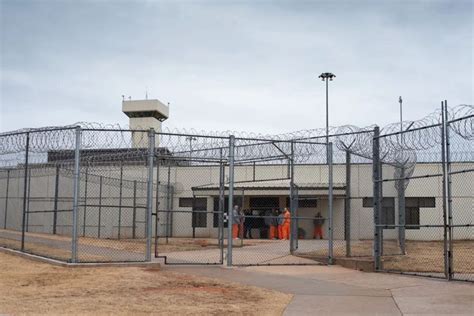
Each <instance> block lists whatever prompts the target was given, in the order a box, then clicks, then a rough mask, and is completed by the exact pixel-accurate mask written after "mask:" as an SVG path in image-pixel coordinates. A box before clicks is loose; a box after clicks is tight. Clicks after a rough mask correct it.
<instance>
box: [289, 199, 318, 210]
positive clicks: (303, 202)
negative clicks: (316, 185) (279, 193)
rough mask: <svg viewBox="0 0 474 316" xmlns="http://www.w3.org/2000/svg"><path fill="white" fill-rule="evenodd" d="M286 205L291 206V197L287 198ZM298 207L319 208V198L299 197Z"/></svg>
mask: <svg viewBox="0 0 474 316" xmlns="http://www.w3.org/2000/svg"><path fill="white" fill-rule="evenodd" d="M286 207H290V197H287V198H286ZM296 207H297V208H300V207H311V208H317V207H318V199H316V198H311V197H299V198H298V202H297V203H296Z"/></svg>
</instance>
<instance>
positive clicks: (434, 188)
mask: <svg viewBox="0 0 474 316" xmlns="http://www.w3.org/2000/svg"><path fill="white" fill-rule="evenodd" d="M472 168H474V163H454V164H452V170H453V171H456V170H464V169H472ZM159 169H160V170H159V181H160V184H161V185H166V184H167V181H168V167H165V166H160V167H159ZM31 170H32V178H31V190H30V203H29V207H30V210H31V211H34V210H38V211H41V210H45V209H47V210H52V207H53V202H52V201H53V198H54V182H55V175H54V172H55V169H54V168H50V170H47V169H45V168H42V169H41V170H35V168H32V169H31ZM169 171H170V184H171V185H172V186H173V190H174V195H173V200H172V201H171V202H172V205H173V208H172V209H173V210H176V211H187V212H183V213H180V212H174V213H173V215H172V221H173V225H172V233H173V236H176V237H178V236H179V237H190V236H191V234H192V225H191V222H192V216H191V212H190V211H191V208H189V207H179V198H182V197H192V196H193V190H192V187H195V186H206V185H213V186H214V187H216V186H217V185H218V181H219V168H218V167H205V166H189V167H171V168H170V169H169ZM156 172H157V170H156V167H155V169H154V175H155V176H156ZM441 172H442V170H441V166H440V165H439V164H429V163H419V164H418V165H417V166H416V169H415V173H414V175H415V176H422V175H427V174H440V173H441ZM88 173H89V174H90V176H89V178H88V184H87V190H88V192H87V203H86V204H89V205H97V204H98V203H99V193H100V192H99V182H98V180H97V179H98V177H97V176H93V175H101V174H103V175H104V176H105V175H106V176H107V178H112V179H115V180H114V181H115V185H112V184H111V183H109V182H107V181H106V180H105V177H104V180H103V181H104V182H103V188H102V192H101V194H102V199H101V201H102V205H103V206H102V208H101V214H102V216H101V224H100V230H101V237H104V238H116V237H117V235H118V224H119V210H118V207H117V206H118V204H119V194H120V191H119V188H118V187H117V185H116V184H117V179H119V178H120V169H119V167H118V166H108V167H106V169H104V167H90V168H89V169H88ZM253 174H254V171H253V168H252V166H237V167H236V168H235V178H236V181H248V180H251V179H253ZM255 174H256V179H271V178H279V177H282V178H283V177H286V175H287V167H286V166H281V165H279V166H258V167H257V169H256V173H255ZM226 175H228V168H226ZM146 177H147V170H146V168H145V167H144V166H127V165H125V166H124V168H123V179H124V180H127V181H126V182H127V185H124V186H123V187H122V196H123V197H124V198H123V199H122V206H123V208H122V212H121V214H120V222H121V225H122V227H121V232H120V233H121V236H122V237H123V238H128V237H131V235H132V219H133V212H132V208H131V206H132V205H133V199H132V197H133V187H132V186H130V183H133V181H134V180H136V181H138V183H140V185H139V188H138V189H137V199H136V203H137V206H138V208H137V211H136V222H137V225H136V234H137V236H144V234H145V209H144V208H143V207H144V206H145V205H146V184H145V183H144V182H146ZM384 177H385V178H392V177H393V169H390V168H385V169H384ZM344 180H345V166H344V165H335V166H334V183H335V185H337V184H343V183H344ZM23 181H24V179H23V172H22V171H18V170H12V171H11V178H10V182H9V196H10V198H9V200H8V216H7V223H8V226H7V228H11V229H17V230H20V229H21V217H22V216H21V215H22V207H23V204H22V203H23V199H22V197H23ZM155 181H156V178H155ZM85 182H86V181H85V168H82V174H81V184H80V187H81V199H80V203H81V204H85V201H84V196H85V194H84V193H85ZM327 182H328V176H327V166H322V165H306V166H297V167H296V168H295V183H296V184H297V185H298V184H299V185H303V184H308V183H312V184H321V185H327ZM60 184H61V185H60V195H59V196H60V200H59V203H58V209H60V210H70V209H72V184H73V179H72V175H71V174H70V173H69V174H68V173H61V176H60ZM372 187H373V184H372V165H371V164H354V165H353V166H352V178H351V196H352V199H351V210H352V211H351V239H355V240H357V239H372V238H373V208H372V207H363V204H362V201H363V198H364V197H372ZM5 189H6V177H5V176H4V175H2V177H1V178H0V194H1V196H2V197H4V195H5ZM154 190H156V187H155V189H154ZM160 190H161V187H160ZM383 191H384V196H385V197H394V198H395V223H398V212H397V210H398V205H397V191H396V190H395V187H394V183H393V182H386V183H384V187H383ZM213 192H214V193H212V192H208V193H207V195H205V196H204V197H206V198H207V210H208V212H209V213H208V215H207V227H205V228H196V236H198V237H214V236H217V228H214V227H213V214H212V211H213V209H214V196H216V195H217V193H216V191H215V190H214V191H213ZM249 192H250V193H247V195H245V196H246V197H248V196H249V195H248V194H261V195H271V194H276V195H277V196H280V197H281V200H282V201H281V204H280V205H283V204H284V202H283V201H284V198H285V197H284V195H288V194H289V192H286V191H285V190H279V191H253V192H252V191H249ZM285 192H286V193H285ZM338 192H339V193H338V194H337V195H336V196H335V201H334V237H335V238H336V239H343V238H344V196H343V195H341V192H343V191H338ZM163 194H164V192H160V194H159V196H160V198H159V202H160V210H166V199H165V198H164V195H163ZM235 194H236V195H239V194H240V192H238V191H236V192H235ZM299 194H300V196H304V195H308V194H309V195H311V196H317V197H319V201H318V206H317V208H315V209H311V208H301V209H300V210H299V215H300V216H305V217H313V216H314V214H315V213H316V212H318V211H320V212H321V213H322V214H323V216H324V217H327V198H326V194H327V191H324V192H323V191H318V192H316V191H311V190H309V191H305V190H300V192H299ZM452 194H453V203H452V209H453V218H454V224H466V223H472V222H473V220H474V218H473V217H474V190H473V188H472V173H470V174H469V173H465V174H459V175H453V182H452ZM406 197H434V198H435V200H436V206H435V207H434V208H421V209H420V224H421V225H426V224H433V225H441V224H442V223H443V207H442V178H441V177H437V178H421V179H412V180H410V184H409V185H408V188H407V191H406ZM155 198H156V197H155ZM246 203H247V204H246V207H248V199H247V202H246ZM155 205H156V200H154V201H153V206H154V207H155ZM98 212H99V207H97V206H88V207H87V209H86V219H85V220H86V229H85V235H86V236H94V237H96V236H97V233H98V229H99V219H98ZM4 214H5V200H4V199H0V228H3V225H4ZM166 220H167V218H166V214H165V213H159V227H158V228H159V231H162V232H163V231H164V230H165V228H166V226H167V222H166ZM83 222H84V207H83V206H82V207H80V209H79V226H80V229H79V234H80V235H82V233H83V230H82V226H83ZM71 224H72V213H71V212H61V213H58V222H57V230H58V234H64V235H69V234H71V229H72V226H71ZM327 224H328V222H327V221H326V223H325V225H324V229H325V234H326V235H327ZM300 227H301V228H303V229H304V230H305V231H306V232H307V236H312V221H311V220H301V221H300ZM154 230H155V229H154V228H153V231H154ZM29 231H31V232H51V231H52V213H37V214H29ZM384 236H385V238H388V239H396V238H397V237H398V229H385V230H384ZM454 237H455V238H456V239H472V238H473V236H472V230H470V229H465V228H464V229H462V228H459V229H458V228H455V234H454ZM406 238H407V239H409V240H410V239H411V240H439V239H442V238H443V229H442V228H439V229H438V228H420V229H418V230H410V229H407V230H406Z"/></svg>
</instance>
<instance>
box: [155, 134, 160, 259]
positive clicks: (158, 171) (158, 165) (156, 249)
mask: <svg viewBox="0 0 474 316" xmlns="http://www.w3.org/2000/svg"><path fill="white" fill-rule="evenodd" d="M158 137H159V135H158ZM155 164H156V192H155V195H156V200H155V258H156V257H158V233H159V231H158V223H159V222H158V221H159V217H158V216H159V214H160V157H159V155H158V154H157V155H156V163H155Z"/></svg>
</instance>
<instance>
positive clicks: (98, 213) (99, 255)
mask: <svg viewBox="0 0 474 316" xmlns="http://www.w3.org/2000/svg"><path fill="white" fill-rule="evenodd" d="M147 135H148V134H147V133H143V134H141V137H140V138H137V137H135V138H134V137H133V132H131V131H113V130H112V131H96V130H83V131H82V135H81V137H82V142H81V144H82V149H81V158H80V181H79V187H80V191H79V192H80V198H79V208H78V221H77V231H78V247H77V252H78V256H77V258H78V261H79V262H125V261H145V260H146V258H147V254H146V252H147V250H146V237H147V235H146V227H147V216H146V214H147V183H148V160H147V158H148V154H149V152H148V145H149V144H148V139H147Z"/></svg>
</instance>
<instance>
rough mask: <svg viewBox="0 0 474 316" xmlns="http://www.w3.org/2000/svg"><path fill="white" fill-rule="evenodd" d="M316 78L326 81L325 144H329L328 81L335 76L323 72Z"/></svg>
mask: <svg viewBox="0 0 474 316" xmlns="http://www.w3.org/2000/svg"><path fill="white" fill-rule="evenodd" d="M318 78H321V80H322V81H326V143H329V100H328V91H329V81H332V80H333V79H334V78H336V75H335V74H333V73H330V72H323V73H322V74H320V75H319V77H318Z"/></svg>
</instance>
